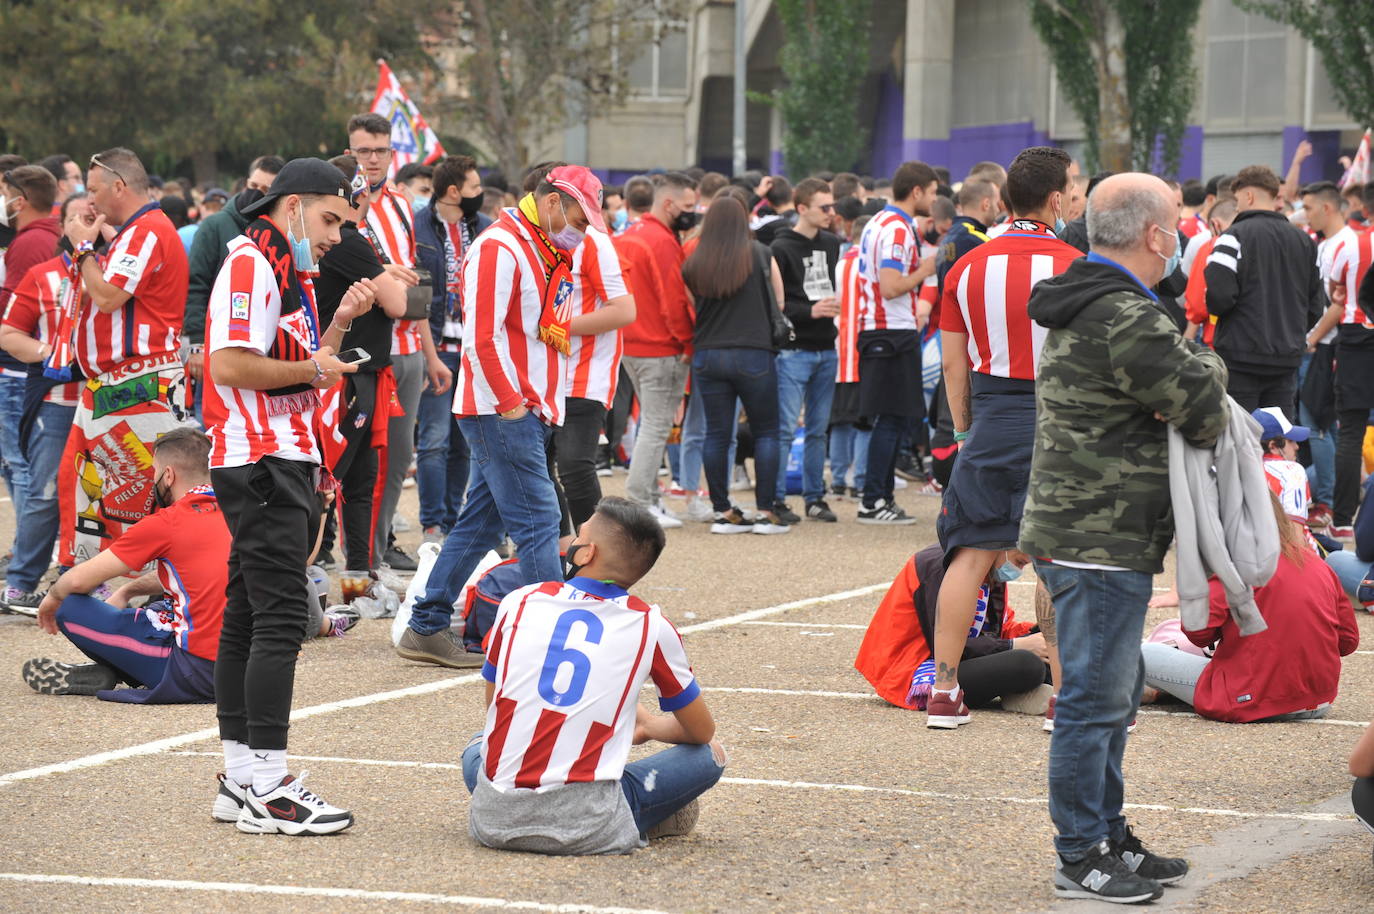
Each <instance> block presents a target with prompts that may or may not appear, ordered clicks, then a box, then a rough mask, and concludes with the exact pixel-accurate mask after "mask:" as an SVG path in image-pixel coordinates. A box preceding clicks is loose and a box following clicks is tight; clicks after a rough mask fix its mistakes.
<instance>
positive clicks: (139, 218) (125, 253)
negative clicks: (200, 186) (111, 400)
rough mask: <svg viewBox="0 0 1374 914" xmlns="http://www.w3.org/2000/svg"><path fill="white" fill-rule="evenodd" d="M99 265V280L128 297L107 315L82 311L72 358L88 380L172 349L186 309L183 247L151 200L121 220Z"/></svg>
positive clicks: (177, 342)
mask: <svg viewBox="0 0 1374 914" xmlns="http://www.w3.org/2000/svg"><path fill="white" fill-rule="evenodd" d="M104 263H105V281H106V282H108V283H110V284H111V285H113V286H115V287H116V288H118V289H122V290H123V291H125V292H128V293H129V294H130V295H132V296H133V297H132V298H131V299H129V301H128V302H126V303H125V305H124V307H122V308H120V309H119V310H118V311H114V312H111V313H109V314H106V313H103V312H102V311H101V310H100V309H99V308H96V307H94V306H92V307H87V308H83V309H82V311H81V318H80V322H79V325H78V327H77V331H76V358H77V361H78V362H79V363H80V364H81V370H82V372H84V373H85V375H86V377H88V378H94V377H96V376H97V375H100V374H103V373H105V372H107V371H110V370H112V369H114V368H117V367H119V366H120V365H121V364H122V363H124V362H127V361H129V360H130V359H135V358H147V357H149V356H158V355H164V354H166V353H173V352H176V351H177V350H178V349H179V348H180V347H181V320H182V317H183V315H185V313H186V287H187V281H188V277H189V275H190V268H189V265H188V264H187V261H186V247H185V245H183V244H182V243H181V238H180V236H178V235H177V230H176V228H175V227H174V226H173V225H172V221H171V220H170V219H168V218H167V215H166V213H164V212H162V210H160V209H158V206H157V204H156V203H150V204H148V205H147V206H145V207H144V208H143V209H141V210H139V211H138V212H137V213H135V214H134V215H133V217H132V218H130V219H129V221H128V222H126V223H124V227H123V228H121V229H120V230H119V234H118V235H116V236H115V240H114V241H113V242H112V243H111V244H110V249H109V252H108V253H107V254H106V255H105V261H104Z"/></svg>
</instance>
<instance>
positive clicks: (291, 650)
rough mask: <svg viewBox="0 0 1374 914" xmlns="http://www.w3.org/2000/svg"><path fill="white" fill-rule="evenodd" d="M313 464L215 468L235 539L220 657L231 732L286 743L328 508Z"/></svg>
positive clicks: (220, 690)
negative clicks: (313, 559)
mask: <svg viewBox="0 0 1374 914" xmlns="http://www.w3.org/2000/svg"><path fill="white" fill-rule="evenodd" d="M315 470H316V467H315V465H314V464H312V463H305V462H302V461H296V460H281V459H279V458H276V457H264V458H263V459H262V460H259V461H258V462H257V463H253V464H249V465H247V466H242V467H229V468H224V469H215V470H211V471H210V480H211V482H212V483H213V484H214V487H215V495H216V496H217V497H218V498H219V506H220V510H221V511H223V512H224V520H225V522H226V523H227V524H228V526H229V533H230V535H231V536H232V537H233V545H232V546H231V547H230V550H229V587H228V590H227V592H226V595H227V601H226V603H225V606H224V624H223V626H222V628H221V629H220V638H219V659H218V660H217V661H216V662H215V704H216V709H217V712H218V716H219V731H220V738H221V739H231V740H238V741H239V742H244V743H247V744H248V745H249V746H251V747H252V748H254V749H285V748H286V731H287V729H288V727H289V725H290V717H291V692H292V687H293V685H294V683H295V679H296V655H297V654H298V653H299V652H300V649H301V642H302V641H304V640H305V630H306V626H307V625H308V623H309V618H310V610H309V607H308V605H307V600H308V599H309V591H308V589H307V587H306V578H305V560H306V558H307V557H308V555H309V549H310V546H311V545H313V543H312V541H311V540H310V535H311V533H312V528H313V525H312V523H311V517H312V515H314V514H315V513H316V512H317V511H318V509H319V500H318V498H317V497H316V495H315Z"/></svg>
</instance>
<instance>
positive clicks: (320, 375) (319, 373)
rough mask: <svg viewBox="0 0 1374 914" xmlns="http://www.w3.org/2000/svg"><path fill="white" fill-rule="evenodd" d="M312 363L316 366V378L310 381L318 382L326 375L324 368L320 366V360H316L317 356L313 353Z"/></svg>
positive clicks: (312, 382)
mask: <svg viewBox="0 0 1374 914" xmlns="http://www.w3.org/2000/svg"><path fill="white" fill-rule="evenodd" d="M310 364H311V365H314V366H315V379H314V380H313V381H311V382H310V383H311V384H318V383H319V382H320V378H323V377H324V369H323V368H321V367H320V363H319V362H317V361H315V357H314V356H313V355H312V356H311V357H310Z"/></svg>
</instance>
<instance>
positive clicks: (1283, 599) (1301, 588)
mask: <svg viewBox="0 0 1374 914" xmlns="http://www.w3.org/2000/svg"><path fill="white" fill-rule="evenodd" d="M1304 559H1305V561H1304V562H1303V564H1302V565H1301V566H1298V565H1296V564H1294V563H1293V562H1291V561H1289V560H1288V559H1287V558H1285V557H1283V556H1280V557H1279V565H1278V570H1277V571H1275V572H1274V576H1273V578H1271V579H1270V580H1269V583H1268V584H1266V585H1264V586H1263V587H1261V588H1259V589H1258V590H1256V591H1255V602H1256V603H1257V604H1259V610H1260V613H1261V614H1262V615H1263V616H1264V621H1265V622H1268V623H1269V628H1268V629H1267V630H1266V631H1262V632H1260V633H1259V634H1255V635H1247V636H1246V637H1244V638H1242V637H1241V636H1240V632H1239V631H1238V630H1237V628H1236V623H1235V622H1233V621H1232V620H1231V613H1230V610H1229V609H1228V608H1227V606H1226V593H1225V591H1224V590H1223V589H1222V586H1221V584H1220V582H1218V581H1217V580H1215V579H1213V580H1212V599H1211V613H1210V616H1209V618H1208V620H1207V628H1204V629H1201V630H1199V631H1195V632H1190V631H1185V632H1184V633H1185V634H1186V635H1187V636H1188V639H1189V640H1190V641H1192V642H1193V643H1194V644H1196V645H1198V646H1199V647H1206V646H1207V645H1209V644H1211V643H1212V642H1213V641H1215V640H1217V639H1218V638H1220V639H1221V643H1220V644H1219V645H1217V649H1216V653H1215V654H1214V655H1213V657H1212V662H1211V663H1209V664H1207V667H1206V669H1204V670H1203V671H1202V676H1201V678H1199V679H1198V683H1197V691H1196V693H1195V694H1194V701H1193V707H1194V708H1196V709H1197V712H1198V713H1199V714H1201V715H1202V716H1203V717H1210V718H1212V719H1213V720H1224V721H1231V722H1234V723H1248V722H1250V721H1255V720H1260V719H1262V718H1265V717H1273V716H1274V715H1276V714H1287V713H1289V712H1291V711H1301V710H1303V709H1305V708H1314V707H1316V706H1317V705H1319V704H1322V703H1323V702H1329V701H1332V700H1334V699H1335V697H1336V686H1337V684H1338V683H1339V681H1340V678H1341V658H1342V657H1344V656H1345V655H1346V654H1349V653H1350V652H1351V651H1353V650H1355V648H1357V647H1359V646H1360V630H1359V628H1358V626H1357V625H1356V623H1355V610H1354V609H1353V608H1352V607H1351V605H1350V600H1349V599H1348V598H1347V597H1346V595H1345V590H1344V589H1343V588H1342V587H1341V583H1340V581H1339V580H1337V578H1336V573H1335V572H1334V571H1332V570H1331V569H1330V568H1329V567H1327V564H1326V563H1325V562H1323V561H1322V560H1321V559H1320V558H1318V557H1317V556H1316V555H1312V554H1305V555H1304Z"/></svg>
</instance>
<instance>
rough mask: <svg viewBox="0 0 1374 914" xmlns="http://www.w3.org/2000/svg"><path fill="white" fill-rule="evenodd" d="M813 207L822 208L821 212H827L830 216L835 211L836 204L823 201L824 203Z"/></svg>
mask: <svg viewBox="0 0 1374 914" xmlns="http://www.w3.org/2000/svg"><path fill="white" fill-rule="evenodd" d="M813 209H818V210H820V211H821V212H823V213H825V214H826V215H827V216H828V215H830V214H831V213H833V212H834V211H835V204H833V203H822V204H820V205H818V206H815V207H813Z"/></svg>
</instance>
